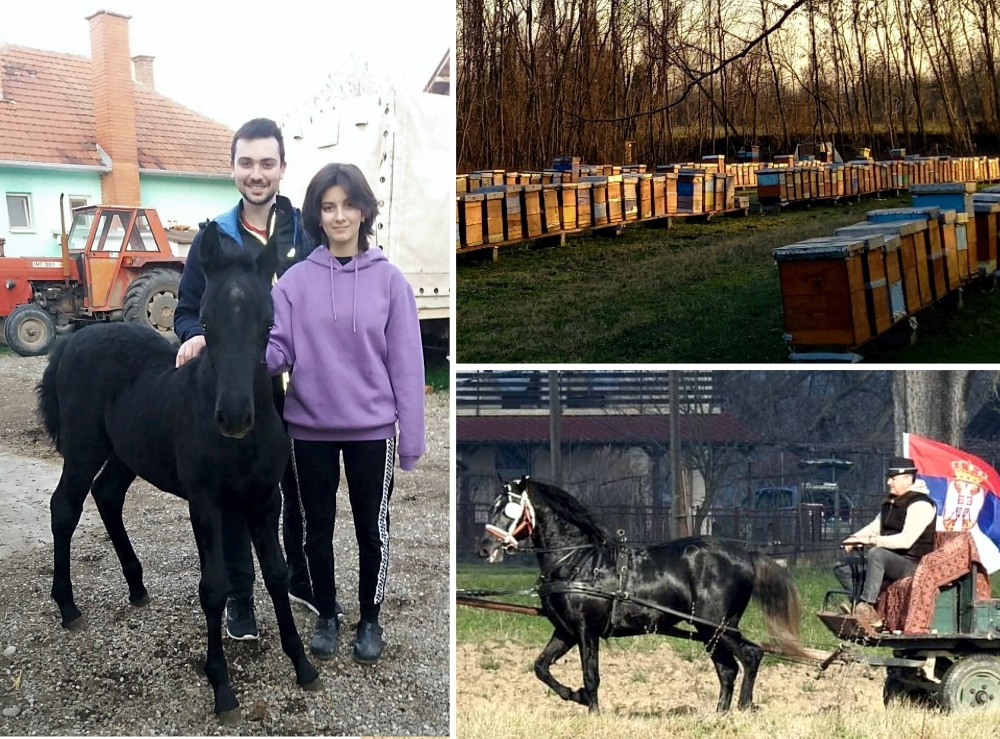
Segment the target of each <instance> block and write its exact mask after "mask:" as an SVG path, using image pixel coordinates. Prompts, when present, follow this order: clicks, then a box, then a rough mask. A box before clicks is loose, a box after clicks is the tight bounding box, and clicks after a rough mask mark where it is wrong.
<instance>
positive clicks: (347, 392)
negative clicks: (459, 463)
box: [267, 246, 425, 470]
mask: <svg viewBox="0 0 1000 739" xmlns="http://www.w3.org/2000/svg"><path fill="white" fill-rule="evenodd" d="M271 295H272V297H273V298H274V328H272V329H271V337H270V339H269V340H268V342H267V368H268V370H269V371H270V373H271V374H272V375H276V374H280V373H281V372H284V371H286V370H289V369H290V370H291V373H292V381H291V385H289V388H288V395H287V396H286V398H285V421H287V422H288V435H289V436H291V437H292V438H293V439H300V440H304V441H376V440H379V439H389V438H392V437H394V436H395V435H396V422H397V420H398V421H399V465H400V467H402V468H403V469H404V470H412V469H413V467H414V465H416V463H417V459H419V458H420V455H422V454H423V453H424V449H425V443H424V359H423V346H422V343H421V338H420V322H419V320H418V319H417V302H416V300H415V299H414V297H413V288H411V287H410V283H409V282H407V281H406V277H404V276H403V273H402V272H400V270H399V268H398V267H396V266H395V265H393V264H391V263H390V262H389V260H388V259H386V257H385V254H383V253H382V250H381V249H379V248H377V247H372V248H371V249H369V250H368V251H366V252H363V253H361V254H358V255H357V256H355V257H354V258H353V259H351V261H350V262H348V263H347V264H341V263H340V262H338V261H337V260H336V259H335V258H333V256H331V255H330V251H329V250H328V249H327V248H326V247H325V246H320V247H317V248H316V249H315V250H314V251H313V252H312V254H310V255H309V256H308V257H307V258H306V259H305V260H304V261H302V262H299V263H298V264H296V265H295V266H293V267H291V268H290V269H289V270H288V271H287V272H285V274H284V275H282V277H281V279H280V280H278V282H277V284H276V285H275V286H274V288H273V290H272V291H271Z"/></svg>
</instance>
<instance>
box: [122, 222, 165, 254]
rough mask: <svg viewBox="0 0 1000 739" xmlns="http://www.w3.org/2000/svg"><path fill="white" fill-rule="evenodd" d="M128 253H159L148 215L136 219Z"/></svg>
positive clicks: (127, 249)
mask: <svg viewBox="0 0 1000 739" xmlns="http://www.w3.org/2000/svg"><path fill="white" fill-rule="evenodd" d="M125 250H126V251H159V249H158V248H157V246H156V239H154V238H153V232H152V231H151V230H150V228H149V220H148V219H147V218H146V214H145V213H142V214H140V215H139V216H138V217H137V218H136V219H135V226H134V227H133V229H132V233H130V234H129V237H128V244H127V246H126V247H125Z"/></svg>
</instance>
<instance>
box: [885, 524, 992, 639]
mask: <svg viewBox="0 0 1000 739" xmlns="http://www.w3.org/2000/svg"><path fill="white" fill-rule="evenodd" d="M970 573H971V574H972V580H973V586H974V590H975V597H974V599H975V600H986V599H988V598H989V597H990V579H989V576H988V575H987V574H986V569H985V568H984V567H983V564H982V562H981V561H980V559H979V551H978V550H977V549H976V543H975V541H974V540H973V539H972V535H971V534H969V533H967V532H964V531H938V532H936V533H935V535H934V550H933V551H932V552H931V553H930V554H927V555H926V556H924V557H923V559H921V560H920V563H919V564H918V565H917V569H916V571H915V572H914V573H913V574H912V575H911V576H910V577H905V578H903V579H902V580H896V581H895V582H892V583H889V584H887V585H883V586H882V592H881V593H880V594H879V597H878V602H877V603H876V609H877V610H878V612H879V613H880V614H881V615H882V618H883V620H884V622H885V630H886V631H901V632H903V633H904V634H927V633H930V630H931V621H932V620H933V618H934V602H935V600H936V598H937V595H938V591H939V590H941V589H942V588H945V587H948V586H950V585H952V584H954V583H956V582H957V581H958V580H960V579H961V578H962V577H964V576H966V575H968V574H970Z"/></svg>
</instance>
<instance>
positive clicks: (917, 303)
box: [836, 219, 933, 314]
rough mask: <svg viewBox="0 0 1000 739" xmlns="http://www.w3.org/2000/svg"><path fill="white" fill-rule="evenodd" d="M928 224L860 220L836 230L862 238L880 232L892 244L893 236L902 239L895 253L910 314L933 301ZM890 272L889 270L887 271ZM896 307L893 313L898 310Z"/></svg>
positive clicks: (916, 220)
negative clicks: (927, 256)
mask: <svg viewBox="0 0 1000 739" xmlns="http://www.w3.org/2000/svg"><path fill="white" fill-rule="evenodd" d="M926 231H927V221H926V220H924V219H913V220H910V221H883V222H880V223H873V222H872V221H861V222H860V223H855V224H852V225H850V226H845V227H844V228H840V229H837V231H836V233H837V234H838V235H841V234H845V235H854V236H863V235H865V234H869V233H880V234H882V235H883V236H884V237H885V238H886V243H889V238H890V236H895V237H897V238H898V239H899V246H898V248H896V249H895V251H894V252H893V253H894V254H895V257H896V259H897V261H898V263H899V265H900V271H901V273H902V278H903V297H904V301H905V307H906V311H907V313H908V314H913V313H916V312H917V311H919V310H920V309H922V308H924V307H926V306H928V305H930V304H931V302H933V300H932V296H931V288H930V275H929V272H928V269H927V260H926V258H924V257H925V255H926V248H925V246H924V240H925V232H926ZM887 272H888V269H887ZM895 307H896V306H895V305H894V310H895Z"/></svg>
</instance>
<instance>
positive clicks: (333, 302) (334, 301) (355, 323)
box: [329, 255, 358, 333]
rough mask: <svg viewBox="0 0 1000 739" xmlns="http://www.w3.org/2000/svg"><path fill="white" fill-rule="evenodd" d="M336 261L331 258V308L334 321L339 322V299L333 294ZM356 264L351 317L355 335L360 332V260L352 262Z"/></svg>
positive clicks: (355, 259)
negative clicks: (334, 263)
mask: <svg viewBox="0 0 1000 739" xmlns="http://www.w3.org/2000/svg"><path fill="white" fill-rule="evenodd" d="M335 259H336V257H334V256H333V255H331V256H330V262H329V267H330V307H332V308H333V320H334V321H336V320H337V297H336V295H334V292H333V262H334V260H335ZM351 261H352V262H353V263H354V306H353V311H354V313H353V315H352V316H351V328H352V329H353V331H354V333H357V332H358V259H357V257H355V258H354V259H352V260H351Z"/></svg>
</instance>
